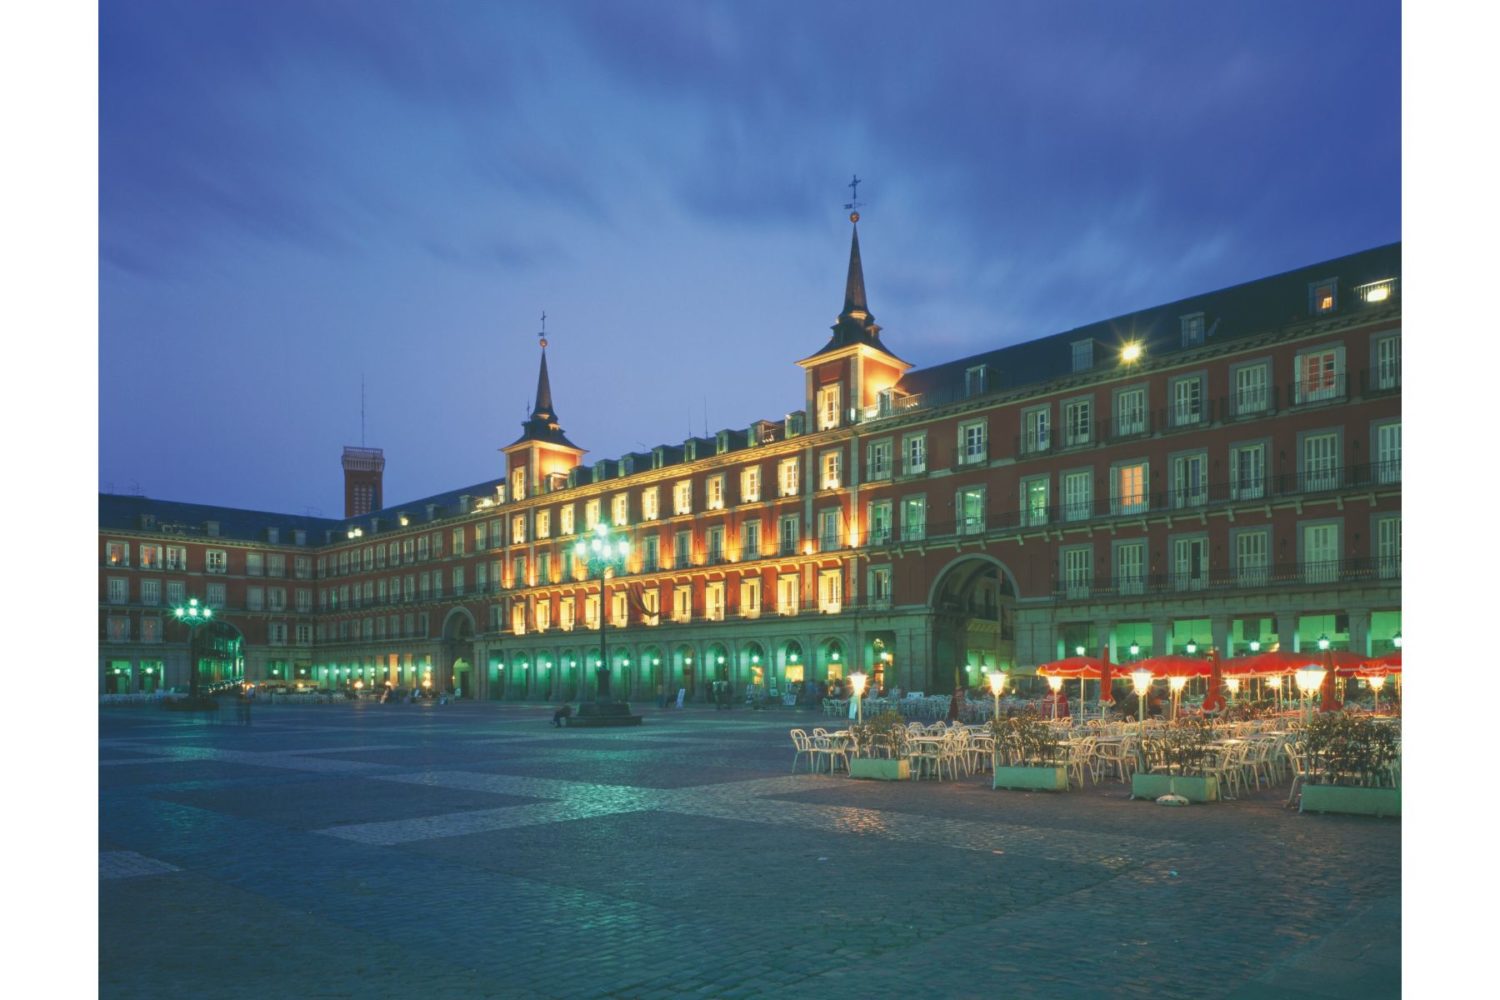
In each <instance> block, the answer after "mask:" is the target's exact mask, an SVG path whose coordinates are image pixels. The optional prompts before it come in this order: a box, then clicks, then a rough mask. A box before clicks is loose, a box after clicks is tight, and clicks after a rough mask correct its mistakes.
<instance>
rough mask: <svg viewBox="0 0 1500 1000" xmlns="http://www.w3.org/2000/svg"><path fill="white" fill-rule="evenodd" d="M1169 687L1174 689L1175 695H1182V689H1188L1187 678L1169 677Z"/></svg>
mask: <svg viewBox="0 0 1500 1000" xmlns="http://www.w3.org/2000/svg"><path fill="white" fill-rule="evenodd" d="M1167 687H1169V688H1171V689H1172V693H1173V694H1181V693H1182V689H1183V688H1185V687H1187V678H1186V677H1168V678H1167Z"/></svg>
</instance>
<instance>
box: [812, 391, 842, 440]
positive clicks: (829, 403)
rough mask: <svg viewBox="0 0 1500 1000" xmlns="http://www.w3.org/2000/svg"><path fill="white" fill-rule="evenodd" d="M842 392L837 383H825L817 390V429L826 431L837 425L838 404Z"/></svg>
mask: <svg viewBox="0 0 1500 1000" xmlns="http://www.w3.org/2000/svg"><path fill="white" fill-rule="evenodd" d="M841 396H842V394H841V393H840V391H839V386H838V385H836V384H835V385H825V386H824V387H823V388H821V389H819V390H818V400H817V402H818V430H820V431H826V430H831V429H833V428H835V427H837V426H839V423H840V421H839V406H840V402H839V400H840V398H841Z"/></svg>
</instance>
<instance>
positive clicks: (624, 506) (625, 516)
mask: <svg viewBox="0 0 1500 1000" xmlns="http://www.w3.org/2000/svg"><path fill="white" fill-rule="evenodd" d="M609 506H610V511H609V519H610V522H611V523H613V524H614V526H615V527H616V528H623V527H625V526H626V525H627V524H629V523H630V495H629V494H626V493H616V494H615V495H614V496H613V497H610V500H609Z"/></svg>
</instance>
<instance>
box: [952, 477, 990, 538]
mask: <svg viewBox="0 0 1500 1000" xmlns="http://www.w3.org/2000/svg"><path fill="white" fill-rule="evenodd" d="M953 505H954V508H955V510H957V512H958V533H959V534H960V535H982V534H984V528H985V519H984V487H983V486H970V487H969V488H967V489H962V490H959V491H958V495H957V496H956V497H954V504H953Z"/></svg>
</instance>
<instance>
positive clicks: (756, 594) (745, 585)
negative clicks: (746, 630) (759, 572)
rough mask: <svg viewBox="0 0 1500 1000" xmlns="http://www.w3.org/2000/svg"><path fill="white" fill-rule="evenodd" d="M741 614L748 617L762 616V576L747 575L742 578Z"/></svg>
mask: <svg viewBox="0 0 1500 1000" xmlns="http://www.w3.org/2000/svg"><path fill="white" fill-rule="evenodd" d="M740 614H742V615H744V616H745V617H746V618H758V617H759V616H760V577H758V576H752V577H745V578H742V579H741V580H740Z"/></svg>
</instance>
